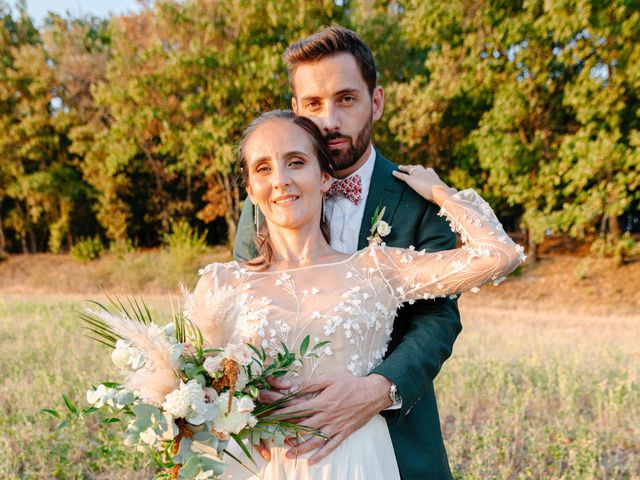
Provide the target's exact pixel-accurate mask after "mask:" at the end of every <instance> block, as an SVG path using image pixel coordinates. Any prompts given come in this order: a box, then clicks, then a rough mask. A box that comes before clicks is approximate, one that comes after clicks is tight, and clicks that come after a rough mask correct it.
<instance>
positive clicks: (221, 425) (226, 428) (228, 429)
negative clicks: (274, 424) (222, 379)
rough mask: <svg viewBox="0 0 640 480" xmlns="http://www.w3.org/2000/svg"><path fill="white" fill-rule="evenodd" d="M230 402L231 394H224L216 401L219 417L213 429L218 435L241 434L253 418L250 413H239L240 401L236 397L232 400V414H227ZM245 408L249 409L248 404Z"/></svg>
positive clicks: (214, 422) (215, 420)
mask: <svg viewBox="0 0 640 480" xmlns="http://www.w3.org/2000/svg"><path fill="white" fill-rule="evenodd" d="M228 402H229V392H224V393H223V394H222V395H220V396H219V397H218V399H217V400H216V405H217V406H218V416H217V417H216V418H215V419H214V421H213V428H214V430H215V431H216V432H217V433H218V434H223V435H228V434H231V433H240V432H241V431H242V429H243V428H245V427H246V426H247V424H248V423H249V421H250V417H252V415H251V414H250V413H249V412H239V411H238V399H237V398H235V397H234V398H233V399H232V403H231V412H229V413H227V409H228ZM251 403H253V402H251ZM244 407H248V404H246V403H245V404H244Z"/></svg>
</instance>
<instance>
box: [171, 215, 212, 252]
mask: <svg viewBox="0 0 640 480" xmlns="http://www.w3.org/2000/svg"><path fill="white" fill-rule="evenodd" d="M205 238H206V233H202V234H201V233H200V232H199V231H198V230H197V229H195V228H193V227H192V226H191V225H189V222H187V221H186V220H184V219H183V220H178V221H177V222H173V223H172V224H171V233H169V234H165V236H164V243H165V245H166V247H167V249H168V250H169V252H171V254H172V255H173V256H174V257H175V258H176V259H180V260H183V261H185V262H189V261H190V260H192V259H195V258H197V257H199V256H200V255H202V254H203V253H205V252H206V251H207V242H206V240H205Z"/></svg>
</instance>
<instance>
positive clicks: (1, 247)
mask: <svg viewBox="0 0 640 480" xmlns="http://www.w3.org/2000/svg"><path fill="white" fill-rule="evenodd" d="M6 251H7V237H5V236H4V228H3V226H2V217H0V255H1V254H3V253H5V252H6Z"/></svg>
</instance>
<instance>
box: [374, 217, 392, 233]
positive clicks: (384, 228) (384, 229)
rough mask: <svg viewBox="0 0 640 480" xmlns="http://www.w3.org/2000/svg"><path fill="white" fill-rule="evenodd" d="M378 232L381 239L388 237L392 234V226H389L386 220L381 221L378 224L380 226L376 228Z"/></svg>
mask: <svg viewBox="0 0 640 480" xmlns="http://www.w3.org/2000/svg"><path fill="white" fill-rule="evenodd" d="M376 231H377V232H378V235H380V236H381V237H386V236H387V235H389V234H390V233H391V225H389V224H388V223H387V222H385V221H384V220H380V221H379V222H378V226H377V228H376Z"/></svg>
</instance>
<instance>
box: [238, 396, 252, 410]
mask: <svg viewBox="0 0 640 480" xmlns="http://www.w3.org/2000/svg"><path fill="white" fill-rule="evenodd" d="M255 408H256V404H255V403H253V400H251V397H248V396H245V397H242V398H241V399H240V400H238V412H239V413H251V412H253V410H254V409H255Z"/></svg>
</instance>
